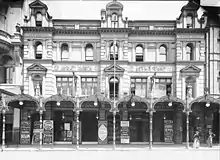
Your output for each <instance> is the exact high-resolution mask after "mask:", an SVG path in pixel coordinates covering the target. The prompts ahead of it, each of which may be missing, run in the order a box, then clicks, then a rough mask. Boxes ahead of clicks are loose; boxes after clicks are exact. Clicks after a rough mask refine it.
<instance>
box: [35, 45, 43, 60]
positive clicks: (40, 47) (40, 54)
mask: <svg viewBox="0 0 220 160" xmlns="http://www.w3.org/2000/svg"><path fill="white" fill-rule="evenodd" d="M42 57H43V45H42V43H41V42H36V43H35V58H36V59H42Z"/></svg>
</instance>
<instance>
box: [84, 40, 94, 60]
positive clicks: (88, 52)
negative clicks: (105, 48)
mask: <svg viewBox="0 0 220 160" xmlns="http://www.w3.org/2000/svg"><path fill="white" fill-rule="evenodd" d="M85 50H86V57H85V58H86V61H93V46H92V44H87V45H86V48H85Z"/></svg>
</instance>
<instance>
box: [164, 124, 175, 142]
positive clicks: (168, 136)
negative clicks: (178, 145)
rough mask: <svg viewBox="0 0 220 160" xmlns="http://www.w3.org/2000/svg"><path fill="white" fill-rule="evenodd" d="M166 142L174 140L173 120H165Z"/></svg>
mask: <svg viewBox="0 0 220 160" xmlns="http://www.w3.org/2000/svg"><path fill="white" fill-rule="evenodd" d="M164 142H167V143H172V142H173V121H172V120H164Z"/></svg>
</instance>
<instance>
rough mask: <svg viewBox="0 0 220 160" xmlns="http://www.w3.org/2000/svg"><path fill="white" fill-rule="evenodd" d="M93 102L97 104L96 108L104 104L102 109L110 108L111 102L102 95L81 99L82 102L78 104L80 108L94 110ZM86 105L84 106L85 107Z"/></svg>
mask: <svg viewBox="0 0 220 160" xmlns="http://www.w3.org/2000/svg"><path fill="white" fill-rule="evenodd" d="M94 102H97V108H101V107H102V104H103V103H104V104H105V105H104V107H105V108H106V109H107V108H109V109H110V108H111V104H112V102H111V101H110V100H109V99H108V98H106V97H104V96H103V95H101V94H95V95H91V96H88V97H86V98H84V99H82V101H81V102H80V106H81V107H82V108H87V107H89V108H91V107H92V108H96V106H94ZM86 103H87V104H86ZM85 104H86V105H85Z"/></svg>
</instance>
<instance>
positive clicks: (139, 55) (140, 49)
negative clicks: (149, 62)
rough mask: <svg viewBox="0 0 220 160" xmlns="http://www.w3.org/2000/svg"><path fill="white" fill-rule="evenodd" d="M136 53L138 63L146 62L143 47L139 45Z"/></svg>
mask: <svg viewBox="0 0 220 160" xmlns="http://www.w3.org/2000/svg"><path fill="white" fill-rule="evenodd" d="M135 51H136V62H143V61H144V48H143V46H142V45H137V46H136V48H135Z"/></svg>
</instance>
